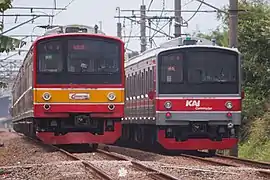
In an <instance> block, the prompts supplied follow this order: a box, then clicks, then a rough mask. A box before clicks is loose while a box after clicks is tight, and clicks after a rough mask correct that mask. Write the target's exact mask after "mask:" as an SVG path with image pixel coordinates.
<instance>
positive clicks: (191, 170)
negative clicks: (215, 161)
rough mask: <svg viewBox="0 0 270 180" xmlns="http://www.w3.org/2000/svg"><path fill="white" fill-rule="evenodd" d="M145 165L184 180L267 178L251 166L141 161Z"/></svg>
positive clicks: (260, 179)
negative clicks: (236, 166) (192, 165)
mask: <svg viewBox="0 0 270 180" xmlns="http://www.w3.org/2000/svg"><path fill="white" fill-rule="evenodd" d="M141 163H143V164H144V165H146V166H149V167H152V168H154V169H157V170H159V171H162V172H165V173H168V174H170V175H172V176H174V177H177V178H179V179H185V180H191V179H192V180H202V179H207V180H212V179H213V180H215V179H223V180H235V179H245V180H254V179H257V180H266V179H267V178H264V177H260V176H258V173H257V172H256V169H252V168H234V167H224V166H201V167H199V166H198V167H191V166H178V165H168V164H164V163H156V162H149V161H144V162H141Z"/></svg>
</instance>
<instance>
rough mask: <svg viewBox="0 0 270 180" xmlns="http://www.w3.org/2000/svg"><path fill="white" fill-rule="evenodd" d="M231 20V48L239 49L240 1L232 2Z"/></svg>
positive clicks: (232, 0)
mask: <svg viewBox="0 0 270 180" xmlns="http://www.w3.org/2000/svg"><path fill="white" fill-rule="evenodd" d="M229 20H230V36H229V43H230V47H235V48H237V26H238V0H230V10H229Z"/></svg>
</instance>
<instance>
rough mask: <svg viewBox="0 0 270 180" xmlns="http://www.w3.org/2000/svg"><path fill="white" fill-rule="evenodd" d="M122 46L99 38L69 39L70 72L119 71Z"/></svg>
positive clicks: (101, 72) (99, 72)
mask: <svg viewBox="0 0 270 180" xmlns="http://www.w3.org/2000/svg"><path fill="white" fill-rule="evenodd" d="M119 52H120V47H119V46H118V44H115V43H110V42H104V41H98V40H69V41H68V59H67V60H68V63H67V64H68V72H83V73H97V74H113V73H119V69H120V61H119V59H120V53H119Z"/></svg>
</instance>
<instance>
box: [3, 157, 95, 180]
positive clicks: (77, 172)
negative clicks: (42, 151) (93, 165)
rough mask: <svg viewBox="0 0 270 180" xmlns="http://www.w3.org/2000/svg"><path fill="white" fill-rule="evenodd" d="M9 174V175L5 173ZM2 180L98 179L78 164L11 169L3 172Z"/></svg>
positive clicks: (64, 163) (63, 163)
mask: <svg viewBox="0 0 270 180" xmlns="http://www.w3.org/2000/svg"><path fill="white" fill-rule="evenodd" d="M5 172H7V173H5ZM0 179H5V180H25V179H27V180H48V179H50V180H74V179H76V180H84V179H97V178H96V177H94V176H93V174H92V172H91V171H89V169H86V168H85V166H84V165H83V164H82V163H80V162H79V161H78V162H74V161H73V162H61V163H58V164H51V165H48V164H44V165H40V166H33V167H31V168H10V169H6V170H4V171H3V173H2V175H0Z"/></svg>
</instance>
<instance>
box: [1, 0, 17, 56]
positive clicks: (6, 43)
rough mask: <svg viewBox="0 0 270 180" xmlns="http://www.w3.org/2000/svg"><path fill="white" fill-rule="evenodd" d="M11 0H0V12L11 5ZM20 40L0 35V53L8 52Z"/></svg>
mask: <svg viewBox="0 0 270 180" xmlns="http://www.w3.org/2000/svg"><path fill="white" fill-rule="evenodd" d="M11 3H12V0H1V1H0V13H3V12H4V11H5V10H7V9H9V8H11V7H12V5H11ZM3 27H4V26H3V22H1V23H0V30H1V31H2V30H3ZM19 43H20V40H17V39H14V38H10V37H8V36H3V35H2V36H1V37H0V53H2V52H9V51H12V50H14V49H15V47H18V45H19Z"/></svg>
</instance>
